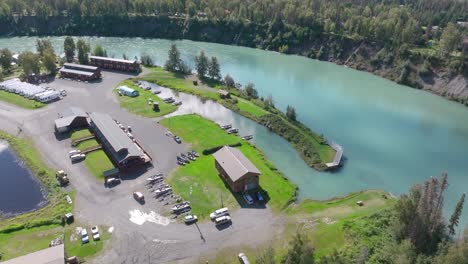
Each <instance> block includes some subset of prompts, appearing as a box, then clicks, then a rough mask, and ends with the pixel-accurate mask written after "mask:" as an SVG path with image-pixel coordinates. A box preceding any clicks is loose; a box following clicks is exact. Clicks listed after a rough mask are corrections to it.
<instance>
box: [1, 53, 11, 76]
mask: <svg viewBox="0 0 468 264" xmlns="http://www.w3.org/2000/svg"><path fill="white" fill-rule="evenodd" d="M12 62H13V54H11V51H10V50H9V49H6V48H5V49H2V50H0V66H2V69H3V72H9V71H10V70H11V63H12Z"/></svg>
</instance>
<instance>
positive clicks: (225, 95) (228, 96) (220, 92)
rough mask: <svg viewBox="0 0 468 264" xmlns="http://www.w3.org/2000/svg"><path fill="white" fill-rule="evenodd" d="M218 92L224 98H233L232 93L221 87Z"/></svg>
mask: <svg viewBox="0 0 468 264" xmlns="http://www.w3.org/2000/svg"><path fill="white" fill-rule="evenodd" d="M218 93H219V97H221V98H222V99H225V98H231V94H230V93H229V92H228V91H226V90H223V89H220V90H219V91H218Z"/></svg>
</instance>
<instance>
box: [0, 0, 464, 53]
mask: <svg viewBox="0 0 468 264" xmlns="http://www.w3.org/2000/svg"><path fill="white" fill-rule="evenodd" d="M23 16H35V17H37V18H38V19H41V20H43V21H47V20H49V19H50V18H51V17H67V18H68V20H67V22H66V25H64V28H73V27H74V26H76V25H79V24H80V23H86V22H87V21H89V19H90V18H92V20H94V22H96V21H99V18H102V19H105V20H108V21H109V20H113V19H116V20H120V21H121V20H122V18H129V17H142V16H143V17H148V16H162V17H179V18H183V19H186V20H190V18H198V19H192V20H191V21H190V22H193V23H202V24H203V23H206V21H205V20H209V21H210V22H209V23H213V24H215V25H216V23H220V24H224V23H225V22H224V23H223V22H221V21H229V23H232V24H234V26H236V25H239V24H240V25H242V26H241V27H240V28H242V29H249V28H251V27H252V25H251V24H255V25H257V27H260V28H262V29H263V30H261V31H258V33H257V34H256V35H255V36H252V37H253V39H254V40H255V46H259V47H262V48H266V49H274V50H279V49H281V50H283V51H287V48H288V45H294V44H298V43H301V42H303V41H304V40H306V39H310V38H313V37H315V35H316V34H320V33H323V32H326V33H333V34H337V35H346V36H351V37H353V38H357V39H366V40H372V41H382V42H384V43H386V44H388V45H401V44H403V43H406V44H419V45H423V44H424V43H425V41H427V40H429V39H432V38H435V39H439V38H440V32H439V33H437V32H432V31H431V29H432V27H433V26H439V27H441V28H443V27H445V26H446V25H447V24H448V23H456V22H457V21H468V1H456V0H443V1H439V0H406V1H404V0H385V1H381V0H345V1H341V0H331V1H330V0H299V1H293V0H272V1H241V0H230V1H217V0H205V1H201V0H178V1H174V0H47V1H45V0H1V1H0V20H2V21H11V22H13V21H14V20H15V19H17V18H21V17H23ZM13 18H15V19H13ZM200 20H201V21H200ZM87 26H91V27H92V26H93V25H90V24H87ZM94 26H95V27H96V28H95V30H99V27H100V26H102V25H101V24H100V23H94ZM188 28H190V27H188ZM258 29H259V28H257V30H258ZM64 33H68V34H69V33H70V32H64ZM238 33H240V35H239V37H240V38H242V37H243V36H241V35H242V33H241V32H238ZM433 33H435V34H433Z"/></svg>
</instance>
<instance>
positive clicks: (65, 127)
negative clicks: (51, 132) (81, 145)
mask: <svg viewBox="0 0 468 264" xmlns="http://www.w3.org/2000/svg"><path fill="white" fill-rule="evenodd" d="M88 126H89V124H88V114H86V113H85V112H84V111H83V110H82V109H81V108H78V107H70V108H69V109H68V111H66V112H65V113H63V114H62V117H61V118H59V119H56V120H55V131H57V132H58V133H64V132H68V131H70V130H73V129H79V128H84V127H88Z"/></svg>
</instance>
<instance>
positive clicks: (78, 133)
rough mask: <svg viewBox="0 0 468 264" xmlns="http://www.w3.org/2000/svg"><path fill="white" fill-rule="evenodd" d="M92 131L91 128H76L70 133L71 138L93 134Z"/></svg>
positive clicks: (72, 139)
mask: <svg viewBox="0 0 468 264" xmlns="http://www.w3.org/2000/svg"><path fill="white" fill-rule="evenodd" d="M91 135H92V133H91V131H89V129H81V130H75V131H73V132H71V134H70V140H71V141H74V140H77V139H80V138H84V137H88V136H91Z"/></svg>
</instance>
